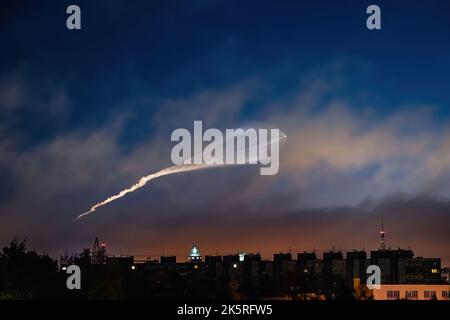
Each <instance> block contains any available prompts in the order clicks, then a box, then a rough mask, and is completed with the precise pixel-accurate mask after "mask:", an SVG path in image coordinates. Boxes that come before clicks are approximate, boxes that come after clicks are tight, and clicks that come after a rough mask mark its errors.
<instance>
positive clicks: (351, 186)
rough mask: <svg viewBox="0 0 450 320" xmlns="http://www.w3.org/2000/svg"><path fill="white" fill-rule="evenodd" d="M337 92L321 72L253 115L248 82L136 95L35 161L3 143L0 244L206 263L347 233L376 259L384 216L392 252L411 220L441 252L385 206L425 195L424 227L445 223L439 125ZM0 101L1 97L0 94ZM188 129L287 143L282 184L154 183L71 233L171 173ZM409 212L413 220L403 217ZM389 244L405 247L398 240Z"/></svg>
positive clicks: (231, 178) (53, 103)
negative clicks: (89, 242) (198, 255)
mask: <svg viewBox="0 0 450 320" xmlns="http://www.w3.org/2000/svg"><path fill="white" fill-rule="evenodd" d="M336 86H339V84H336V82H335V81H331V80H329V79H327V78H323V75H322V72H321V73H319V75H315V74H314V75H313V76H311V77H310V78H308V79H307V81H305V80H304V81H302V82H301V84H300V85H299V87H298V89H297V90H294V93H293V94H292V95H290V96H289V97H283V98H279V99H278V98H276V97H273V98H270V99H268V100H267V101H265V102H264V103H262V104H261V105H260V106H258V112H257V113H256V114H251V113H249V111H248V110H247V108H248V105H249V103H250V102H252V101H253V100H255V98H257V97H259V96H260V94H261V92H262V91H265V90H266V89H267V88H268V87H270V83H267V82H265V81H264V80H263V79H262V78H258V77H254V78H251V79H250V80H247V81H242V82H241V83H237V84H235V85H232V86H228V87H224V88H205V89H203V90H199V91H198V92H195V93H193V94H191V95H188V96H186V97H184V98H166V99H161V98H158V99H156V98H154V97H147V96H143V97H140V98H138V99H136V97H133V98H132V99H129V100H124V101H120V102H119V103H118V104H119V105H121V106H123V109H125V108H126V111H124V112H123V114H122V115H118V116H115V117H111V115H110V114H105V123H106V124H104V125H99V126H98V127H95V128H92V127H90V128H86V127H80V128H75V129H73V130H70V131H64V132H61V133H59V134H57V135H56V136H54V137H51V138H49V139H48V140H47V141H44V142H41V143H39V144H36V145H35V146H33V147H32V148H26V149H24V148H21V147H20V143H18V141H20V139H21V138H22V135H23V133H17V136H14V135H0V152H1V154H2V158H1V159H0V166H1V168H2V169H3V170H4V171H5V170H7V171H8V172H9V174H8V177H7V179H8V180H9V185H10V186H11V188H10V190H12V191H11V192H10V193H9V194H8V197H7V198H2V199H1V201H2V203H1V204H0V212H1V213H0V230H1V232H0V233H1V234H2V236H1V237H2V238H0V241H7V240H9V239H11V238H12V237H13V236H14V235H24V236H31V237H32V238H33V239H35V243H37V244H39V245H42V246H44V247H46V248H54V250H61V249H62V248H63V247H64V246H74V243H75V245H78V244H80V245H81V243H83V241H84V240H82V239H90V238H91V237H93V236H94V235H100V236H102V237H104V238H107V239H110V241H112V242H114V241H115V242H116V250H118V251H121V250H124V251H125V250H127V247H128V248H130V247H134V246H136V247H137V248H142V250H151V251H160V250H169V247H168V246H169V243H170V245H173V247H177V248H180V247H181V246H182V245H185V242H189V239H193V238H198V239H200V240H201V239H203V240H204V242H205V243H206V239H207V238H208V237H209V238H208V239H210V240H211V241H210V242H209V244H208V245H207V246H206V249H207V250H213V249H212V248H213V247H214V245H217V246H218V247H221V248H224V249H226V250H231V248H232V246H233V245H235V246H238V245H239V243H248V247H249V249H251V250H256V249H257V248H258V243H260V244H261V247H264V246H268V247H270V248H272V249H273V250H275V247H276V246H277V245H278V246H282V245H283V243H291V242H292V243H293V245H294V244H300V243H301V241H305V246H306V247H307V248H308V249H311V248H318V247H329V246H331V245H332V243H335V244H336V246H350V245H351V244H352V242H351V241H348V239H346V237H348V234H353V238H352V240H353V241H354V242H353V243H361V245H364V243H369V244H370V245H372V246H373V245H375V244H376V240H375V242H374V240H373V239H374V238H373V235H372V232H373V230H372V229H371V228H374V227H373V225H377V219H378V218H379V217H380V215H383V216H384V217H385V219H386V220H389V219H390V217H392V221H393V222H392V230H394V229H396V230H398V234H399V235H401V236H399V238H398V239H407V240H408V239H409V240H411V242H413V240H414V239H413V238H408V235H407V234H406V231H405V229H404V228H403V227H402V221H406V220H405V219H408V220H407V221H409V223H410V224H413V225H411V228H410V230H414V232H416V233H417V232H419V233H420V234H421V238H420V239H423V241H428V242H427V243H433V244H436V246H437V247H439V245H438V244H437V243H436V242H435V241H434V239H433V238H432V235H433V232H436V234H439V235H441V236H442V237H444V238H445V237H446V236H445V232H447V231H448V230H444V229H445V228H444V229H443V228H442V223H439V222H437V223H436V224H428V225H427V226H428V228H429V230H431V231H430V232H428V231H424V230H422V229H420V226H421V223H422V222H424V217H422V216H420V215H421V213H420V211H417V210H415V208H418V207H420V205H421V204H422V202H420V201H409V200H401V201H400V200H399V203H401V206H400V207H398V208H401V210H397V209H396V208H397V207H396V206H395V205H394V204H393V203H392V202H389V201H387V200H386V197H387V196H389V195H392V194H397V193H404V194H408V195H410V196H413V197H425V196H426V197H428V198H427V199H433V200H429V201H428V200H427V201H425V203H426V204H427V206H426V209H427V210H426V212H427V215H428V216H432V217H434V219H435V220H434V221H440V220H439V219H442V220H443V221H447V220H448V219H449V218H448V217H447V215H445V214H444V213H445V212H446V210H447V207H448V203H447V202H446V201H447V200H445V199H447V198H448V192H449V191H450V185H449V183H448V181H449V180H448V179H446V178H447V177H448V176H449V173H450V143H449V142H448V141H449V139H448V138H449V132H447V131H446V130H445V127H446V123H445V121H438V120H437V119H436V117H435V116H434V115H435V113H434V109H433V108H432V107H429V106H416V105H414V106H409V107H408V106H407V107H406V109H404V108H403V109H397V110H398V111H397V112H395V111H394V112H391V113H387V114H386V113H384V114H382V113H380V112H378V111H377V110H376V108H375V107H371V106H360V105H355V104H354V102H352V100H351V99H350V98H351V97H349V98H348V99H343V98H342V97H340V96H339V95H338V94H336V93H335V91H336ZM2 90H3V91H4V92H8V90H11V89H8V88H7V86H6V87H4V88H2V87H1V86H0V92H2ZM21 90H22V89H21ZM13 91H14V90H13ZM50 91H51V92H54V94H50V95H42V96H41V97H42V100H41V102H40V103H39V105H41V106H44V107H45V108H48V110H50V111H49V112H50V113H51V114H55V113H54V112H53V111H51V110H52V109H55V110H58V109H59V107H58V106H59V105H66V106H71V105H73V104H74V102H73V101H72V100H71V99H70V95H68V94H67V92H66V91H65V90H63V89H61V90H55V91H52V90H50ZM24 92H27V91H23V92H21V93H20V94H17V95H16V96H14V95H11V94H9V95H10V97H12V98H10V101H9V102H8V105H9V107H8V108H9V109H10V110H13V109H15V108H16V105H18V104H19V101H34V100H33V99H32V97H31V96H30V95H29V94H28V95H27V94H26V93H24ZM330 97H331V98H330ZM146 101H147V102H148V103H151V104H152V105H156V106H157V107H156V111H155V112H153V113H151V114H149V116H148V126H149V127H151V128H152V133H151V135H149V136H148V137H147V138H146V139H143V140H142V141H140V142H139V143H137V144H136V145H134V146H133V147H132V148H131V150H129V151H127V152H124V151H123V146H122V145H121V142H120V136H121V134H122V133H123V132H124V130H126V125H127V121H128V119H129V118H128V115H129V114H132V113H133V110H134V109H133V107H132V106H133V104H134V103H137V102H139V103H145V102H146ZM12 106H14V107H12ZM405 110H407V111H405ZM243 114H245V115H246V116H243ZM248 114H250V115H251V116H248ZM109 119H112V120H110V121H109ZM194 120H203V121H204V123H205V126H207V127H219V128H222V129H223V128H227V127H228V128H230V127H239V126H246V125H247V124H248V123H259V124H267V125H269V126H272V127H278V128H280V129H281V130H282V131H283V132H285V133H287V136H288V140H287V143H286V144H285V145H283V146H282V148H281V157H280V159H281V166H280V172H279V174H278V175H276V176H271V177H264V176H260V175H259V174H258V170H257V168H253V167H246V168H225V169H219V170H206V171H204V172H194V173H186V174H182V175H179V176H171V177H165V178H162V179H161V180H156V181H154V183H151V184H149V186H147V187H145V188H143V189H142V190H140V191H139V192H137V193H136V194H133V195H131V196H130V197H127V198H124V199H123V200H121V201H118V202H117V203H114V204H113V205H111V206H107V207H104V208H102V209H101V210H100V211H99V212H98V214H97V215H96V216H95V217H92V218H89V220H88V221H83V222H82V223H79V224H73V223H72V220H73V218H74V217H75V216H76V215H77V214H78V213H80V212H82V211H84V210H85V209H87V208H89V207H90V206H91V205H92V203H95V202H97V201H98V200H101V199H103V198H104V196H105V195H109V194H112V193H115V192H117V191H118V190H121V189H122V188H123V187H127V186H129V185H130V184H132V183H134V182H136V180H137V179H138V178H139V177H141V176H142V175H145V174H148V173H150V172H153V171H156V170H158V169H161V168H163V167H165V166H168V165H170V164H171V163H170V149H171V146H172V145H171V143H170V133H171V131H172V130H173V129H176V128H179V127H186V128H188V129H189V128H191V127H192V124H193V121H194ZM439 197H442V198H443V199H438V198H439ZM367 199H369V200H371V201H373V203H374V204H373V203H372V205H371V209H370V210H369V209H368V208H365V207H364V206H362V204H368V203H370V201H368V200H367ZM413 199H416V198H413ZM417 199H419V198H417ZM388 204H389V205H388ZM373 208H375V209H373ZM409 209H411V210H415V211H414V215H409V213H408V212H409V211H408V210H409ZM399 212H401V213H402V214H400V213H399ZM424 212H425V211H424ZM414 219H416V220H414ZM415 221H417V222H415ZM273 228H275V229H273ZM149 230H151V232H149ZM271 230H273V233H271ZM299 232H300V235H299ZM175 233H176V237H175V236H174V234H175ZM268 234H269V235H270V234H272V235H273V237H267V235H268ZM319 234H320V237H318V236H317V235H319ZM369 234H370V235H369ZM230 237H231V238H233V239H234V240H230ZM402 237H403V238H402ZM269 238H270V239H269ZM318 238H320V239H318ZM322 238H324V239H328V240H323V239H322ZM296 239H297V240H296ZM308 239H309V240H308ZM311 239H313V240H311ZM314 239H316V240H317V242H314V241H315V240H314ZM361 239H362V240H361ZM119 242H120V243H121V245H119V244H118V243H119ZM150 242H151V243H152V244H151V245H150V244H148V243H150ZM400 244H401V245H411V246H413V245H415V243H409V242H408V241H406V240H405V241H400ZM188 245H189V243H186V246H188ZM280 248H281V247H280ZM178 250H179V249H176V250H175V249H174V251H177V252H178ZM421 250H422V249H421Z"/></svg>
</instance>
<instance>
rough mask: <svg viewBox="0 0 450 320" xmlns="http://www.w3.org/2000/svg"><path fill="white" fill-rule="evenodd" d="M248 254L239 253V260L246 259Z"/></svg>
mask: <svg viewBox="0 0 450 320" xmlns="http://www.w3.org/2000/svg"><path fill="white" fill-rule="evenodd" d="M246 255H247V254H246V253H245V252H242V253H239V261H244V259H245V256H246Z"/></svg>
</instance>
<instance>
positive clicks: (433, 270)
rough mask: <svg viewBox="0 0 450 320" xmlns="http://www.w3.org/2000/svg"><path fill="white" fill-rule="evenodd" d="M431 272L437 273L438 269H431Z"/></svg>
mask: <svg viewBox="0 0 450 320" xmlns="http://www.w3.org/2000/svg"><path fill="white" fill-rule="evenodd" d="M431 273H439V270H438V269H436V268H434V269H431Z"/></svg>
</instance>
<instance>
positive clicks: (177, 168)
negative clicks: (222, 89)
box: [75, 131, 286, 221]
mask: <svg viewBox="0 0 450 320" xmlns="http://www.w3.org/2000/svg"><path fill="white" fill-rule="evenodd" d="M285 138H286V135H285V134H284V133H283V132H281V131H280V135H279V137H277V138H275V139H272V140H271V141H269V142H268V143H265V144H262V145H258V144H257V145H253V146H249V149H250V148H258V147H262V146H265V145H272V144H273V143H275V142H278V141H280V140H282V139H285ZM250 160H255V159H247V161H246V163H249V162H251V161H250ZM260 160H261V159H260ZM229 165H235V164H180V165H174V166H171V167H168V168H165V169H162V170H159V171H157V172H154V173H151V174H149V175H146V176H143V177H142V178H140V179H139V181H138V182H137V183H135V184H134V185H132V186H131V187H129V188H127V189H124V190H122V191H120V192H119V193H117V194H115V195H112V196H110V197H108V198H107V199H106V200H103V201H101V202H99V203H97V204H95V205H93V206H92V207H91V208H90V209H89V211H86V212H83V213H81V214H80V215H78V217H77V218H76V219H75V221H76V220H78V219H80V218H83V217H85V216H87V215H89V214H91V213H93V212H95V211H96V210H97V209H98V208H100V207H102V206H104V205H106V204H108V203H110V202H113V201H115V200H117V199H119V198H122V197H124V196H125V195H127V194H128V193H131V192H134V191H136V190H137V189H140V188H142V187H143V186H145V185H146V184H147V182H149V181H151V180H153V179H156V178H159V177H162V176H167V175H169V174H174V173H180V172H187V171H194V170H200V169H205V168H212V167H223V166H229Z"/></svg>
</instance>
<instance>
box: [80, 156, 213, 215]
mask: <svg viewBox="0 0 450 320" xmlns="http://www.w3.org/2000/svg"><path fill="white" fill-rule="evenodd" d="M213 166H214V167H216V166H217V167H218V166H222V165H214V164H181V165H175V166H171V167H168V168H165V169H162V170H159V171H157V172H154V173H151V174H149V175H146V176H143V177H142V178H140V179H139V181H138V182H137V183H135V184H133V185H132V186H131V187H129V188H127V189H124V190H122V191H120V192H119V193H117V194H115V195H113V196H110V197H108V198H107V199H106V200H103V201H102V202H99V203H97V204H95V205H93V206H92V207H91V209H89V211H86V212H84V213H82V214H80V215H79V216H78V217H77V218H76V219H75V221H76V220H78V219H81V218H83V217H85V216H87V215H89V214H91V213H93V212H94V211H96V210H97V208H99V207H102V206H104V205H105V204H108V203H110V202H113V201H114V200H117V199H119V198H122V197H123V196H125V195H126V194H128V193H130V192H134V191H136V190H137V189H140V188H142V187H143V186H145V185H146V184H147V182H149V181H150V180H153V179H156V178H159V177H162V176H167V175H169V174H173V173H179V172H187V171H194V170H199V169H204V168H208V167H213Z"/></svg>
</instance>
